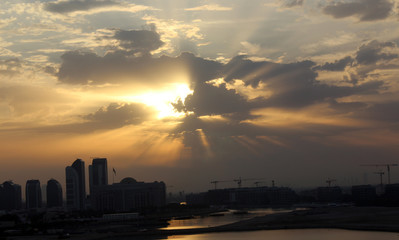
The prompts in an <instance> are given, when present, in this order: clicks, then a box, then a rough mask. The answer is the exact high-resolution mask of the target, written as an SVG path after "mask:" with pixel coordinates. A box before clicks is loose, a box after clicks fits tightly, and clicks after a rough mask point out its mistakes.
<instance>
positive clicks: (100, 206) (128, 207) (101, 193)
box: [90, 178, 166, 212]
mask: <svg viewBox="0 0 399 240" xmlns="http://www.w3.org/2000/svg"><path fill="white" fill-rule="evenodd" d="M90 199H91V203H92V208H93V209H94V210H97V211H102V212H129V211H140V210H142V209H145V208H154V207H155V208H156V207H162V206H164V205H165V204H166V187H165V183H163V182H152V183H145V182H137V181H136V180H135V179H133V178H124V179H123V180H122V181H121V182H120V183H114V184H112V185H103V186H97V187H95V188H93V191H92V195H91V196H90Z"/></svg>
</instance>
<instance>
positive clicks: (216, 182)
mask: <svg viewBox="0 0 399 240" xmlns="http://www.w3.org/2000/svg"><path fill="white" fill-rule="evenodd" d="M220 182H231V180H223V181H218V180H214V181H211V184H214V185H215V190H216V189H217V184H218V183H220Z"/></svg>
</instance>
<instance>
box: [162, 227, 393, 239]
mask: <svg viewBox="0 0 399 240" xmlns="http://www.w3.org/2000/svg"><path fill="white" fill-rule="evenodd" d="M165 239H174V240H235V239H237V240H238V239H250V240H264V239H270V240H293V239H295V240H320V239H322V240H337V239H339V240H377V239H378V240H395V239H397V240H399V234H398V233H391V232H367V231H351V230H340V229H304V230H269V231H265V230H262V231H249V232H229V233H212V234H198V235H185V236H170V237H168V238H165Z"/></svg>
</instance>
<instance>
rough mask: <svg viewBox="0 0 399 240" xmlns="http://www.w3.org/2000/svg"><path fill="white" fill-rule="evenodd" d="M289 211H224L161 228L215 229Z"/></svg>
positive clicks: (170, 223) (171, 223) (171, 222)
mask: <svg viewBox="0 0 399 240" xmlns="http://www.w3.org/2000/svg"><path fill="white" fill-rule="evenodd" d="M290 211H292V210H289V209H272V208H265V209H252V210H248V211H247V212H244V213H243V214H235V213H236V211H235V210H226V211H223V212H219V213H218V214H210V215H208V216H203V217H201V216H193V217H192V218H190V219H181V220H178V219H172V220H170V221H169V222H168V224H169V225H168V227H165V228H162V229H164V230H173V229H189V228H206V227H216V226H221V225H225V224H230V223H234V222H239V221H243V220H247V219H250V218H254V217H259V216H265V215H270V214H275V213H282V212H290Z"/></svg>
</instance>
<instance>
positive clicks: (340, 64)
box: [314, 56, 354, 71]
mask: <svg viewBox="0 0 399 240" xmlns="http://www.w3.org/2000/svg"><path fill="white" fill-rule="evenodd" d="M353 61H354V59H353V58H352V57H351V56H347V57H344V58H342V59H340V60H336V61H335V62H332V63H325V64H324V65H322V66H317V67H315V68H314V69H315V70H322V71H343V70H345V68H346V66H348V65H350V64H352V63H353Z"/></svg>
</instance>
